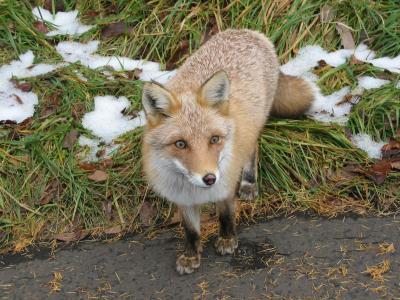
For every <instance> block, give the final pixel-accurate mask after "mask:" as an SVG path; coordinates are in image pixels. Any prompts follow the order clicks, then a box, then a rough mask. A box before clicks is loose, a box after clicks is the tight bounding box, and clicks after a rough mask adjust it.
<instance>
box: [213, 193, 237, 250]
mask: <svg viewBox="0 0 400 300" xmlns="http://www.w3.org/2000/svg"><path fill="white" fill-rule="evenodd" d="M217 208H218V214H219V223H220V224H219V225H220V227H219V237H218V239H217V241H216V242H215V248H216V250H217V252H218V253H219V254H222V255H224V254H232V253H233V252H234V251H235V249H236V248H237V246H238V240H237V237H236V223H235V200H234V199H229V200H225V201H223V202H218V203H217Z"/></svg>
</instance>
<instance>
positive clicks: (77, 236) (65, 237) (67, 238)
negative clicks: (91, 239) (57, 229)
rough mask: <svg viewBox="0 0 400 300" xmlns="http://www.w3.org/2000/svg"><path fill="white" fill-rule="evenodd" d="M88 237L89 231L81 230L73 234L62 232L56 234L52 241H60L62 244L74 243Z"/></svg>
mask: <svg viewBox="0 0 400 300" xmlns="http://www.w3.org/2000/svg"><path fill="white" fill-rule="evenodd" d="M88 235H89V231H88V230H83V229H82V230H76V231H73V232H64V233H60V234H57V235H55V236H54V239H56V240H59V241H62V242H66V243H70V242H76V241H80V240H83V239H84V238H85V237H87V236H88Z"/></svg>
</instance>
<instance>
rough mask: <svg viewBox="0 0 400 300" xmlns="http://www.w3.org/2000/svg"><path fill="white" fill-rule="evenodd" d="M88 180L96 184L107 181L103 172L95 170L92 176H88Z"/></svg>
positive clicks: (106, 175) (106, 176)
mask: <svg viewBox="0 0 400 300" xmlns="http://www.w3.org/2000/svg"><path fill="white" fill-rule="evenodd" d="M88 178H89V179H90V180H93V181H96V182H102V181H106V180H107V178H108V174H107V173H106V172H104V171H101V170H96V171H94V172H93V173H92V174H90V175H89V176H88Z"/></svg>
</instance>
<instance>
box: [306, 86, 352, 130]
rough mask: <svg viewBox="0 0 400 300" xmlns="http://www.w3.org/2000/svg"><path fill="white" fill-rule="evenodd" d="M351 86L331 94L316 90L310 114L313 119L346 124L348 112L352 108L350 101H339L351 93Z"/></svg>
mask: <svg viewBox="0 0 400 300" xmlns="http://www.w3.org/2000/svg"><path fill="white" fill-rule="evenodd" d="M349 92H350V88H349V87H343V88H342V89H340V90H339V91H336V92H334V93H332V94H330V95H326V96H324V95H322V94H321V92H320V91H319V90H318V91H315V93H314V94H315V96H316V97H315V101H314V103H313V104H312V106H311V108H310V110H309V111H308V113H307V114H308V115H309V116H310V117H312V118H313V119H315V120H317V121H320V122H324V123H332V122H333V123H338V124H345V123H346V122H347V120H348V117H347V116H348V114H349V113H350V110H351V108H352V104H351V103H349V102H345V103H341V104H340V103H339V102H341V101H342V100H343V98H344V97H345V96H346V95H347V94H349Z"/></svg>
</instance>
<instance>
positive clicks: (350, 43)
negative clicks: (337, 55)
mask: <svg viewBox="0 0 400 300" xmlns="http://www.w3.org/2000/svg"><path fill="white" fill-rule="evenodd" d="M350 29H351V28H350V27H349V26H347V25H346V24H344V23H341V22H337V23H336V30H337V32H338V33H339V35H340V39H341V41H342V46H343V48H344V49H354V48H355V47H356V44H355V42H354V39H353V35H352V34H351V31H350Z"/></svg>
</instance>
